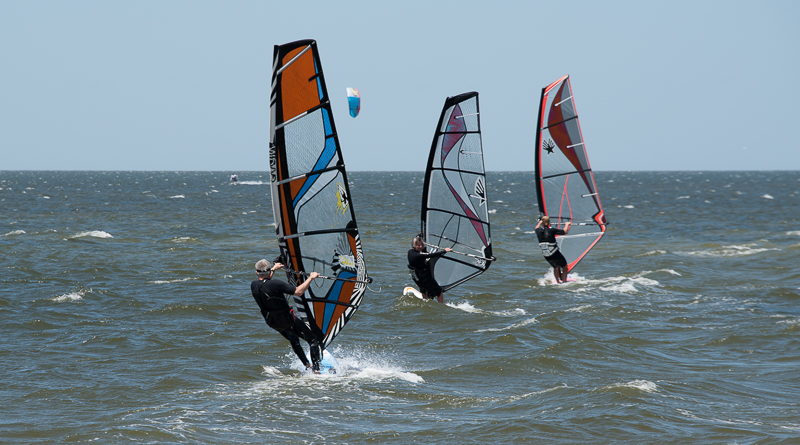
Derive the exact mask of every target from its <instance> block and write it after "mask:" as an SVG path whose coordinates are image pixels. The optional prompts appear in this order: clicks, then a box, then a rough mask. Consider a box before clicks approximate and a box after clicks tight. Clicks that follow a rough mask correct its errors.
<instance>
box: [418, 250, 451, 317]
mask: <svg viewBox="0 0 800 445" xmlns="http://www.w3.org/2000/svg"><path fill="white" fill-rule="evenodd" d="M452 251H453V249H451V248H449V247H445V248H444V249H442V250H440V251H438V252H433V253H429V252H428V251H427V250H426V249H425V242H424V241H423V240H422V237H421V236H416V237H414V239H413V240H411V249H409V250H408V268H409V269H411V270H412V272H413V273H412V278H413V279H414V282H415V283H417V286H419V291H420V292H421V293H422V296H423V298H428V299H434V298H436V301H438V302H439V303H442V302H444V297H443V296H442V288H441V286H439V283H437V282H436V279H435V278H433V271H432V270H431V260H433V259H434V258H438V257H440V256H442V255H444V254H445V253H447V252H452Z"/></svg>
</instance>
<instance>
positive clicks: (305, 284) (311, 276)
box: [294, 272, 319, 297]
mask: <svg viewBox="0 0 800 445" xmlns="http://www.w3.org/2000/svg"><path fill="white" fill-rule="evenodd" d="M318 276H319V273H317V272H311V273H310V274H308V278H306V281H303V283H302V284H300V285H299V286H297V287H296V288H295V289H294V295H295V296H296V297H299V296H301V295H303V294H304V293H305V292H306V289H308V286H311V282H312V281H314V278H317V277H318Z"/></svg>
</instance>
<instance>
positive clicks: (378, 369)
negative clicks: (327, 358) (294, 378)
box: [291, 348, 425, 383]
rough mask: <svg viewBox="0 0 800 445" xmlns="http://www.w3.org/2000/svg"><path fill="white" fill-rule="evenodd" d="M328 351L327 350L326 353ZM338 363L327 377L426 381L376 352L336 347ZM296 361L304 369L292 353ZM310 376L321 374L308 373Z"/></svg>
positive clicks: (297, 366) (293, 359) (295, 364)
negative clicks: (335, 371)
mask: <svg viewBox="0 0 800 445" xmlns="http://www.w3.org/2000/svg"><path fill="white" fill-rule="evenodd" d="M327 352H328V351H327V350H326V353H327ZM330 352H331V353H332V354H333V356H334V357H336V362H337V364H338V367H337V373H336V374H332V375H324V376H322V377H325V378H326V379H337V380H338V379H343V378H346V379H347V380H353V379H364V380H404V381H406V382H410V383H424V382H425V379H423V378H422V376H420V375H417V374H415V373H413V372H410V371H406V370H403V369H402V367H401V366H398V365H397V364H395V363H393V360H391V359H388V358H386V357H381V356H378V355H376V354H372V353H369V352H363V351H345V350H343V349H341V348H335V349H334V350H332V351H330ZM291 359H292V361H293V362H294V364H293V366H294V367H295V368H296V369H298V370H301V371H302V370H303V364H302V363H300V361H299V360H298V359H297V358H296V357H294V354H291ZM306 375H307V376H308V377H310V378H319V377H321V376H319V375H314V374H306Z"/></svg>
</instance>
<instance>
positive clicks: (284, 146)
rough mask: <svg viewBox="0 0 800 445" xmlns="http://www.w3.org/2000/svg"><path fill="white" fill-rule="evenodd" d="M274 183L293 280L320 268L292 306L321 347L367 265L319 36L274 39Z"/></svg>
mask: <svg viewBox="0 0 800 445" xmlns="http://www.w3.org/2000/svg"><path fill="white" fill-rule="evenodd" d="M269 164H270V182H271V191H272V207H273V214H274V215H275V227H276V234H277V237H278V244H279V246H280V250H281V255H282V257H283V258H284V260H285V262H286V264H287V268H289V269H291V270H293V271H296V272H300V273H294V272H289V273H288V277H289V280H290V282H292V283H293V284H295V285H297V284H300V283H301V282H302V281H303V279H304V276H303V275H302V273H310V272H319V273H320V274H321V275H326V276H330V277H332V278H335V279H317V280H315V281H314V282H313V283H312V285H311V287H310V288H309V289H308V291H306V293H305V295H303V296H302V297H298V298H297V300H296V301H295V309H296V310H297V311H298V313H299V314H300V315H301V316H304V317H306V318H307V319H308V321H309V324H310V325H311V327H312V331H314V333H315V334H316V335H317V336H318V337H319V339H320V341H321V343H322V345H323V347H325V346H327V345H329V344H330V342H331V341H333V339H334V337H336V335H337V334H338V333H339V332H340V331H341V329H342V328H343V327H344V325H345V324H346V323H347V321H348V320H349V319H350V317H352V316H353V314H354V313H355V311H356V310H357V309H358V306H359V304H360V303H361V299H362V297H363V295H364V291H365V290H366V282H365V280H366V279H367V270H366V266H365V263H364V256H363V252H362V249H361V241H360V239H359V235H358V226H357V225H356V218H355V213H354V211H353V206H352V202H351V200H350V187H349V185H348V181H347V174H346V171H345V165H344V161H343V160H342V153H341V148H340V145H339V140H338V137H337V134H336V126H335V124H334V121H333V114H332V113H331V105H330V101H329V97H328V90H327V88H326V86H325V77H324V75H323V73H322V66H321V64H320V58H319V52H318V50H317V44H316V42H315V41H314V40H301V41H297V42H292V43H287V44H285V45H276V46H275V50H274V54H273V71H272V93H271V96H270V149H269Z"/></svg>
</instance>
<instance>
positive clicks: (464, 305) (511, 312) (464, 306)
mask: <svg viewBox="0 0 800 445" xmlns="http://www.w3.org/2000/svg"><path fill="white" fill-rule="evenodd" d="M445 306H449V307H451V308H453V309H458V310H460V311H464V312H469V313H472V314H492V315H499V316H501V317H513V316H518V315H527V314H528V313H527V312H525V309H522V308H514V309H508V310H505V311H487V310H483V309H479V308H476V307H475V306H473V305H472V304H470V303H468V302H466V301H462V302H459V303H452V302H447V303H445Z"/></svg>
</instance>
